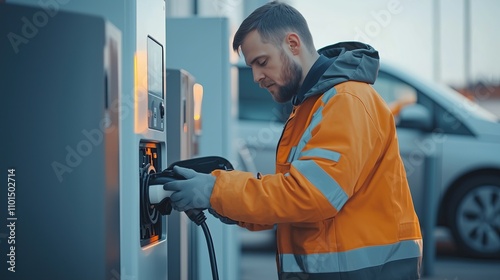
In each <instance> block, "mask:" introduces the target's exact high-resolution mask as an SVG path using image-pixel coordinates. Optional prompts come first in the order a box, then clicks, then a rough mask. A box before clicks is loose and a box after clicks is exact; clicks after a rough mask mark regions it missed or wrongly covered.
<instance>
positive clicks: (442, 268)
mask: <svg viewBox="0 0 500 280" xmlns="http://www.w3.org/2000/svg"><path fill="white" fill-rule="evenodd" d="M436 241H437V247H436V249H437V256H436V262H435V264H434V274H433V275H427V276H424V278H422V280H500V260H480V259H469V258H461V257H458V256H457V253H456V249H455V246H454V244H453V241H451V240H450V238H449V235H448V233H447V232H446V231H445V230H438V231H437V233H436ZM241 275H242V278H241V279H240V280H254V279H259V280H268V279H270V280H272V279H277V277H276V266H275V254H274V252H272V251H270V250H255V251H251V250H243V252H242V255H241Z"/></svg>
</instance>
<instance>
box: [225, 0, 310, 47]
mask: <svg viewBox="0 0 500 280" xmlns="http://www.w3.org/2000/svg"><path fill="white" fill-rule="evenodd" d="M254 30H257V32H259V34H260V36H261V38H262V40H263V41H264V42H271V43H273V44H274V45H276V46H280V45H281V43H282V42H283V39H284V38H285V36H286V33H287V32H290V31H293V32H296V33H297V34H298V35H299V36H300V38H301V39H302V40H303V41H304V44H305V45H306V47H307V48H308V49H309V50H311V51H312V50H315V48H314V43H313V39H312V35H311V32H310V31H309V27H308V26H307V22H306V19H305V18H304V17H303V16H302V14H301V13H300V12H299V11H297V10H296V9H295V8H293V7H292V6H290V5H287V4H285V3H280V2H278V1H273V2H269V3H267V4H265V5H263V6H261V7H259V8H257V9H256V10H255V11H253V12H252V13H251V14H250V15H249V16H248V17H247V18H246V19H245V20H244V21H243V22H242V23H241V25H240V27H239V28H238V31H236V34H235V35H234V39H233V50H234V51H236V52H237V51H238V49H239V47H240V46H241V44H242V43H243V40H244V39H245V37H246V36H247V35H248V33H250V32H252V31H254Z"/></svg>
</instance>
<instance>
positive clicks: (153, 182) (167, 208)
mask: <svg viewBox="0 0 500 280" xmlns="http://www.w3.org/2000/svg"><path fill="white" fill-rule="evenodd" d="M174 166H180V167H185V168H190V169H193V170H194V171H196V172H199V173H206V174H209V173H211V172H212V171H214V170H216V169H223V170H233V166H232V165H231V163H230V162H229V161H228V160H226V159H224V158H222V157H217V156H210V157H199V158H193V159H188V160H181V161H178V162H174V163H172V164H171V165H170V166H169V167H168V168H167V169H165V170H163V171H162V172H158V173H152V174H149V175H147V178H146V179H145V180H146V185H147V186H149V188H148V195H147V198H148V199H149V204H150V205H152V206H153V207H155V208H156V209H157V210H158V212H159V213H160V214H161V215H169V214H170V213H171V212H172V205H171V201H170V195H171V194H172V193H174V192H173V191H166V190H164V189H163V185H164V184H166V183H169V182H172V181H176V180H185V178H184V177H182V176H180V175H178V174H176V173H175V172H174V171H173V168H174ZM203 210H205V209H190V210H187V211H184V213H186V215H187V216H188V217H189V219H190V220H191V221H193V222H194V223H195V224H196V225H198V226H201V227H202V229H203V233H204V234H205V239H206V241H207V247H208V253H209V256H210V264H211V268H212V278H213V279H214V280H216V279H219V275H218V271H217V261H216V258H215V250H214V246H213V241H212V236H211V235H210V231H209V229H208V226H207V224H206V223H205V220H206V219H207V218H206V216H205V214H204V213H203Z"/></svg>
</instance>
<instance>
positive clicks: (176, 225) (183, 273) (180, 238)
mask: <svg viewBox="0 0 500 280" xmlns="http://www.w3.org/2000/svg"><path fill="white" fill-rule="evenodd" d="M166 83H167V92H168V95H167V97H166V104H167V105H166V108H167V112H168V114H167V128H168V130H167V133H166V137H167V143H168V145H167V162H168V164H169V165H171V164H173V163H175V162H178V161H180V160H186V159H190V158H192V157H194V156H196V155H197V150H198V137H199V134H200V130H201V127H200V124H196V123H195V121H196V122H201V112H196V113H195V107H196V108H198V107H199V106H201V104H200V103H201V101H202V100H201V97H202V95H203V93H202V92H201V93H200V92H197V93H196V95H197V96H196V98H195V92H194V91H195V87H196V88H198V91H199V90H200V89H199V88H200V87H201V85H197V84H196V83H195V79H194V77H193V76H192V75H191V74H190V73H188V72H187V71H185V70H182V69H168V68H167V69H166ZM195 101H196V102H195ZM195 103H196V104H195ZM195 105H196V106H195ZM195 118H196V120H195ZM167 219H168V241H167V243H168V260H169V262H168V277H169V279H179V280H188V279H192V280H194V279H198V278H197V277H196V270H195V269H196V267H197V265H196V261H197V260H196V258H195V257H194V256H196V248H197V244H196V242H197V239H196V234H195V233H196V230H197V229H196V225H195V224H193V223H192V222H191V221H190V220H189V219H188V217H187V216H186V215H185V214H184V213H180V212H177V211H172V213H170V215H169V216H168V218H167Z"/></svg>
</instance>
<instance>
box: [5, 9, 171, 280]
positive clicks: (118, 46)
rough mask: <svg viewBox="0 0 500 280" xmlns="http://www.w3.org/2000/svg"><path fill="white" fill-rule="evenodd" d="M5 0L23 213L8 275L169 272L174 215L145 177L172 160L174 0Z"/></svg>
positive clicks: (8, 114) (10, 153)
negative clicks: (170, 5)
mask: <svg viewBox="0 0 500 280" xmlns="http://www.w3.org/2000/svg"><path fill="white" fill-rule="evenodd" d="M11 2H15V3H16V4H15V5H14V4H11ZM17 4H22V5H29V6H20V5H17ZM14 6H15V8H14ZM1 9H2V13H3V14H2V16H1V18H0V21H1V22H2V24H1V26H0V28H1V30H2V34H1V35H2V38H9V37H8V36H9V34H10V33H15V34H16V35H17V36H16V35H10V36H11V37H12V38H13V39H12V40H11V41H9V40H7V41H6V40H3V39H2V41H1V53H2V63H1V66H0V67H1V70H2V71H1V74H2V81H4V80H5V81H6V87H5V88H2V91H4V90H5V94H4V95H5V96H6V102H2V110H1V111H2V131H5V132H7V131H9V133H10V136H9V137H8V140H7V144H6V145H3V147H2V155H4V154H5V155H7V156H6V158H5V160H2V168H3V170H7V169H9V170H16V176H17V178H18V181H17V183H18V186H19V187H18V188H16V199H17V200H16V201H17V204H16V209H17V211H18V212H17V213H18V215H19V222H18V227H16V238H17V239H16V242H17V243H18V247H16V248H17V249H16V254H17V255H16V258H15V260H16V269H17V272H16V274H10V275H7V276H8V277H7V278H4V277H3V276H2V277H0V278H2V279H12V276H14V278H13V279H31V278H35V277H36V278H51V279H122V280H123V279H129V280H130V279H134V280H138V279H167V278H168V268H167V263H168V259H167V253H168V246H167V239H168V231H167V218H166V217H165V216H161V215H159V214H158V213H157V211H156V210H155V209H154V208H153V207H151V206H150V205H148V203H149V202H148V201H147V199H145V198H146V197H147V191H148V189H147V188H146V187H145V186H144V183H143V178H144V176H145V174H148V173H154V172H157V171H160V170H162V169H163V168H165V167H166V166H167V161H166V154H167V150H166V147H167V145H166V110H165V96H166V92H165V83H164V79H165V77H164V71H165V41H166V40H165V1H164V0H132V1H122V0H110V1H100V0H88V1H67V0H47V1H39V0H16V1H7V4H5V5H1ZM12 9H14V10H15V12H13V10H12ZM113 26H114V27H113ZM120 31H121V32H120ZM120 34H121V36H120ZM12 42H14V43H12ZM4 56H6V59H5V60H4V59H3V57H4ZM4 61H5V62H4ZM2 84H3V83H2ZM2 87H3V86H2ZM7 120H9V121H7ZM4 165H7V166H4ZM21 186H22V187H21ZM5 194H6V192H2V193H1V194H0V198H1V199H2V201H7V199H6V198H5V197H4V196H5ZM2 205H3V204H2ZM0 213H1V215H2V218H4V219H3V221H5V220H6V217H5V215H6V214H5V213H6V210H5V211H0ZM2 228H4V229H2V230H1V231H0V234H2V235H0V237H1V236H3V234H4V230H5V227H2ZM0 242H1V243H0V245H1V247H2V253H3V252H4V251H5V250H6V249H5V248H8V247H6V245H7V243H6V242H5V243H4V239H0ZM2 260H3V258H2ZM2 263H6V262H3V261H2ZM2 268H3V267H2ZM6 271H7V270H6V269H2V271H1V275H4V272H6Z"/></svg>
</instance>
